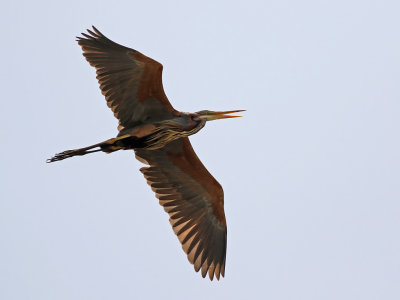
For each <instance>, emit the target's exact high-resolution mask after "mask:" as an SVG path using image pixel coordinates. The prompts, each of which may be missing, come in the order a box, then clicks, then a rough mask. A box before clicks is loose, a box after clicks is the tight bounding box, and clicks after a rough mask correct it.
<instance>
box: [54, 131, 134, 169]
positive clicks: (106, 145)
mask: <svg viewBox="0 0 400 300" xmlns="http://www.w3.org/2000/svg"><path fill="white" fill-rule="evenodd" d="M124 138H126V136H123V137H117V138H112V139H109V140H106V141H104V142H101V143H98V144H94V145H91V146H88V147H84V148H79V149H74V150H66V151H63V152H60V153H57V154H56V155H54V156H53V157H52V158H50V159H48V160H46V162H47V163H52V162H55V161H59V160H63V159H66V158H69V157H73V156H77V155H80V156H81V155H86V154H89V153H93V152H98V151H103V152H106V153H111V152H114V151H117V150H120V149H123V148H124V147H122V146H121V145H117V144H120V143H118V141H120V140H121V139H124ZM96 148H97V149H96Z"/></svg>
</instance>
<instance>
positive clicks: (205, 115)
mask: <svg viewBox="0 0 400 300" xmlns="http://www.w3.org/2000/svg"><path fill="white" fill-rule="evenodd" d="M242 111H245V110H229V111H212V110H201V111H198V112H196V113H195V115H196V117H197V118H199V119H201V120H205V121H213V120H218V119H227V118H238V117H241V116H235V115H230V114H232V113H237V112H242Z"/></svg>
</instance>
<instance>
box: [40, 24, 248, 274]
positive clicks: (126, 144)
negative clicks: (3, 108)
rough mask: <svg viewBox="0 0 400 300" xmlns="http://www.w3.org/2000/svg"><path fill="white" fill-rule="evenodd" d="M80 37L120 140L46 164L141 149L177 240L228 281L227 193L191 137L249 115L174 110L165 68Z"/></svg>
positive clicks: (98, 39)
mask: <svg viewBox="0 0 400 300" xmlns="http://www.w3.org/2000/svg"><path fill="white" fill-rule="evenodd" d="M87 31H88V33H82V37H77V42H78V44H79V45H80V46H81V47H82V50H83V56H84V57H85V58H86V60H87V61H88V62H89V64H90V65H91V66H93V67H94V68H96V74H97V77H96V78H97V80H98V82H99V84H100V89H101V92H102V94H103V95H104V96H105V98H106V100H107V105H108V107H110V108H111V110H112V111H113V113H114V116H115V117H116V118H117V119H118V121H119V126H118V131H119V133H118V135H117V137H115V138H111V139H108V140H106V141H104V142H101V143H98V144H95V145H92V146H88V147H84V148H80V149H74V150H67V151H64V152H61V153H58V154H56V155H55V156H54V157H52V158H51V159H48V160H47V162H48V163H51V162H55V161H59V160H63V159H65V158H69V157H73V156H78V155H86V154H89V153H93V152H98V151H102V152H105V153H111V152H115V151H118V150H132V149H133V150H134V151H135V155H136V158H137V159H138V160H139V161H140V162H142V163H144V164H146V165H147V166H146V167H143V168H141V169H140V171H141V172H142V173H143V175H144V177H145V178H146V180H147V183H148V184H149V185H150V186H151V188H152V190H153V191H154V192H155V194H156V197H157V198H158V199H159V202H160V204H161V205H162V206H163V207H164V210H165V211H166V212H167V213H168V214H169V217H170V219H169V221H170V223H171V225H172V228H173V230H174V232H175V234H176V235H177V236H178V239H179V241H180V242H181V244H182V248H183V250H184V251H185V253H186V254H187V257H188V260H189V262H190V263H192V264H193V265H194V269H195V270H196V272H198V271H199V270H201V274H202V276H203V277H205V276H206V274H207V273H208V275H209V278H210V279H211V280H212V279H213V278H214V275H215V277H216V278H217V279H218V280H219V278H220V275H222V276H224V275H225V257H226V241H227V230H226V220H225V213H224V193H223V189H222V187H221V185H220V184H219V183H218V181H217V180H215V178H214V177H213V176H212V175H211V174H210V173H209V172H208V171H207V169H206V168H205V167H204V165H203V164H202V163H201V161H200V159H199V158H198V157H197V155H196V153H195V152H194V150H193V148H192V146H191V144H190V141H189V138H188V136H189V135H192V134H194V133H196V132H198V131H199V130H200V129H202V128H203V127H204V125H205V124H206V122H207V121H212V120H218V119H225V118H234V117H239V116H236V115H231V113H236V112H241V111H243V110H231V111H223V112H217V111H210V110H202V111H198V112H195V113H185V112H180V111H177V110H175V109H174V108H173V107H172V105H171V103H170V102H169V101H168V98H167V96H166V95H165V93H164V89H163V84H162V69H163V66H162V65H161V64H160V63H159V62H157V61H155V60H153V59H151V58H150V57H147V56H145V55H143V54H142V53H140V52H138V51H136V50H134V49H131V48H127V47H124V46H122V45H119V44H117V43H115V42H113V41H111V40H110V39H108V38H107V37H105V36H104V35H103V34H102V33H101V32H100V31H99V30H97V29H96V28H95V27H94V26H93V30H87Z"/></svg>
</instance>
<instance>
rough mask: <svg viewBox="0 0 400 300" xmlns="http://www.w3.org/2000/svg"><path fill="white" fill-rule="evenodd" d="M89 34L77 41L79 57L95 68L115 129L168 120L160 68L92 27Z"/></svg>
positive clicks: (170, 111)
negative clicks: (116, 126) (79, 48)
mask: <svg viewBox="0 0 400 300" xmlns="http://www.w3.org/2000/svg"><path fill="white" fill-rule="evenodd" d="M93 31H94V32H93ZM93 31H91V30H88V33H89V34H86V33H82V35H83V36H84V37H77V41H78V44H79V45H80V46H81V47H82V50H83V56H85V58H86V60H87V61H88V62H89V63H90V65H91V66H93V67H95V68H96V73H97V77H96V78H97V80H98V81H99V84H100V89H101V92H102V93H103V95H104V96H105V97H106V100H107V105H108V106H109V107H110V108H111V110H112V111H113V112H114V115H115V117H116V118H117V119H118V120H119V126H118V129H119V130H120V131H121V130H123V129H124V128H130V127H133V126H137V125H139V124H143V123H150V122H155V121H159V120H162V119H165V118H170V117H171V116H172V115H173V113H174V111H175V110H174V108H173V107H172V105H171V103H169V101H168V98H167V96H166V95H165V93H164V89H163V85H162V69H163V66H162V65H161V64H160V63H159V62H157V61H155V60H153V59H151V58H149V57H147V56H145V55H143V54H142V53H140V52H139V51H136V50H133V49H130V48H127V47H124V46H121V45H119V44H117V43H114V42H113V41H111V40H109V39H108V38H106V37H105V36H104V35H103V34H102V33H101V32H100V31H98V30H97V29H96V28H95V27H94V26H93Z"/></svg>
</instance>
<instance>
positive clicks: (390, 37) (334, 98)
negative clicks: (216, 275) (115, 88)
mask: <svg viewBox="0 0 400 300" xmlns="http://www.w3.org/2000/svg"><path fill="white" fill-rule="evenodd" d="M0 6H1V9H0V23H1V26H0V28H1V29H0V31H1V39H2V43H1V47H0V54H1V57H2V68H0V75H1V81H0V82H1V90H2V96H1V98H2V100H1V103H2V117H1V118H0V122H1V124H0V134H1V141H2V142H1V145H2V147H1V149H2V150H1V151H2V155H1V157H0V165H1V170H2V171H1V188H0V241H1V246H0V299H5V300H6V299H7V300H8V299H10V300H11V299H21V300H29V299H35V300H36V299H37V300H46V299H51V300H54V299H57V300H63V299H68V300H70V299H74V300H78V299H82V300H84V299H96V300H100V299H121V300H122V299H188V298H190V299H225V298H226V299H274V300H289V299H293V300H300V299H304V300H313V299H316V300H317V299H318V300H320V299H332V300H333V299H334V300H337V299H342V300H343V299H363V300H368V299H385V300H392V299H393V300H395V299H396V300H397V299H400V284H399V283H400V240H399V229H400V218H399V215H400V203H399V200H400V184H399V181H400V142H399V128H400V118H399V115H400V88H399V87H400V84H399V82H400V38H399V28H400V18H399V13H400V2H399V1H369V0H364V1H354V0H350V1H349V0H347V1H340V0H339V1H316V0H315V1H293V0H291V1H289V0H286V1H285V0H283V1H282V0H279V1H204V0H203V1H125V2H121V1H82V2H80V1H64V2H63V3H59V2H56V1H19V2H16V1H3V2H2V4H1V5H0ZM91 25H95V26H97V27H98V28H99V29H100V30H101V31H102V32H103V33H104V34H105V35H107V36H108V37H109V38H111V39H113V40H114V41H116V42H118V43H121V44H123V45H126V46H129V47H133V48H135V49H137V50H139V51H141V52H143V53H145V54H146V55H148V56H151V57H153V58H154V59H157V60H158V61H160V62H161V63H162V64H163V65H164V87H165V90H166V93H167V95H168V97H169V99H170V101H171V102H172V104H173V105H174V106H175V108H176V109H179V110H183V111H198V110H202V109H212V110H230V109H246V110H247V112H246V113H245V118H241V119H234V120H223V121H218V122H212V123H210V124H207V126H206V127H205V128H204V129H203V130H202V131H200V132H199V133H198V134H196V135H195V136H193V137H192V138H191V141H192V143H193V146H194V148H195V150H196V152H197V153H198V155H199V157H200V158H201V160H202V161H203V163H204V164H205V166H206V167H207V168H208V169H209V170H210V172H211V173H212V174H213V175H214V176H215V177H216V178H217V180H218V181H219V182H220V183H221V184H222V185H223V187H224V190H225V211H226V215H227V221H228V226H229V227H228V251H227V263H226V277H225V278H224V279H222V280H220V281H219V282H218V281H213V282H210V281H209V280H208V279H202V278H201V276H200V274H198V273H195V272H194V270H193V267H192V266H191V265H190V264H189V263H188V261H187V259H186V256H185V255H184V253H183V251H182V250H181V246H180V244H179V242H178V240H177V238H176V237H175V235H174V234H173V232H172V230H171V228H170V225H169V222H168V216H167V214H166V213H165V212H164V211H163V209H162V208H161V207H160V206H159V204H158V201H157V200H156V198H155V197H154V194H153V192H152V191H151V190H150V188H149V187H148V186H147V184H146V182H145V180H144V178H143V177H142V174H140V172H139V171H138V170H139V168H140V167H141V166H142V165H141V164H140V163H139V162H138V161H136V160H135V157H134V155H133V153H132V152H131V151H125V152H118V153H114V154H110V155H105V154H102V153H100V154H97V153H96V154H93V155H90V156H85V157H78V158H75V159H69V160H66V161H63V162H59V163H54V164H50V165H49V164H45V160H46V159H47V158H49V157H51V156H52V155H53V154H55V153H56V152H60V151H62V150H65V149H70V148H75V147H81V146H86V145H89V144H93V143H96V142H99V141H102V140H104V139H107V138H111V137H113V136H115V135H116V134H117V129H116V126H117V121H116V119H114V117H113V115H112V113H111V112H110V110H109V109H108V108H107V106H106V104H105V100H104V98H103V96H102V95H101V93H100V90H99V88H98V85H97V82H96V79H95V72H94V69H92V68H91V67H90V66H89V64H88V63H87V62H86V61H85V60H84V58H83V56H82V55H81V49H80V48H79V47H78V45H77V43H76V42H75V36H77V35H79V34H80V32H82V31H84V30H85V29H86V28H88V27H89V26H91Z"/></svg>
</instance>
